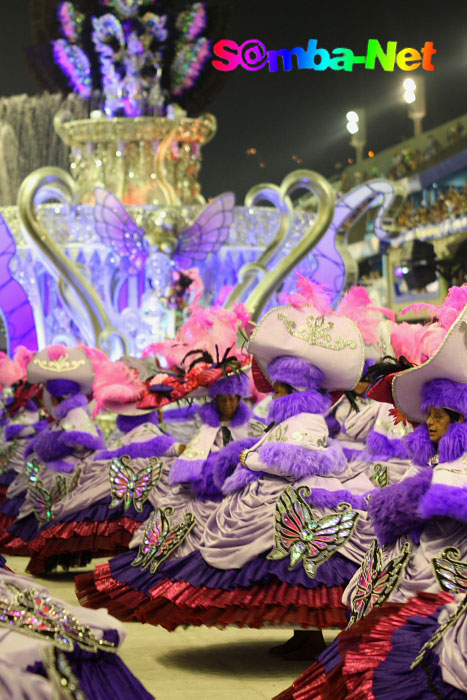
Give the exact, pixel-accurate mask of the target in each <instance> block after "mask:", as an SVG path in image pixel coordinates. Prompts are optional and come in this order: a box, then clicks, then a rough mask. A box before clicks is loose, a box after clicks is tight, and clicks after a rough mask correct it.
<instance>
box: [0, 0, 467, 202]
mask: <svg viewBox="0 0 467 700" xmlns="http://www.w3.org/2000/svg"><path fill="white" fill-rule="evenodd" d="M26 8H27V0H16V1H15V2H6V0H4V1H3V2H2V3H1V10H0V22H1V24H0V37H1V43H0V52H1V56H2V71H1V73H0V94H2V95H12V94H19V93H22V92H28V93H29V94H33V93H34V92H35V91H36V90H35V86H34V83H33V81H32V79H31V78H30V77H29V75H28V73H27V69H26V66H25V63H24V60H23V58H22V55H21V49H22V47H23V46H25V45H27V44H28V43H30V38H29V29H28V24H27V14H26ZM232 16H233V17H232V20H233V21H232V27H231V30H230V32H229V36H228V37H226V38H230V39H234V40H235V41H237V42H238V43H239V44H241V43H242V42H243V41H245V40H246V39H259V40H261V41H262V42H263V43H264V44H265V45H266V47H267V49H280V48H288V49H292V48H294V47H296V46H302V47H304V48H306V47H307V44H308V40H309V39H317V40H318V46H321V47H323V48H327V49H328V50H329V51H332V49H334V48H336V47H339V46H343V47H347V48H350V49H352V50H353V51H354V53H355V54H362V53H365V51H366V44H367V40H368V39H369V38H375V39H379V40H380V41H381V43H382V44H383V46H385V44H386V42H387V41H397V42H398V47H397V48H398V50H399V49H402V48H405V47H413V48H416V49H420V48H421V47H422V46H423V45H424V43H425V41H433V42H434V45H435V48H436V49H437V54H436V55H435V56H434V58H433V64H434V65H435V70H434V71H433V72H427V71H421V70H419V71H415V74H422V73H423V75H424V77H425V80H426V94H427V117H426V118H425V120H424V124H423V126H424V129H429V128H432V127H434V126H437V125H438V124H442V123H443V122H445V121H448V120H449V119H453V118H455V117H457V116H460V115H462V114H464V113H466V112H467V92H466V82H467V81H466V78H467V45H466V26H467V3H465V2H459V0H455V1H453V0H443V1H442V2H441V1H439V2H433V1H429V2H427V1H426V0H425V2H408V0H405V1H402V2H401V1H400V0H398V1H397V2H389V1H386V2H380V1H379V2H376V1H375V2H374V3H373V4H371V3H369V2H366V3H362V2H352V1H351V0H349V2H345V3H344V2H342V3H335V2H329V1H323V0H322V1H321V2H316V1H315V0H280V1H279V0H235V2H233V3H232ZM410 75H411V74H410V73H409V72H403V71H401V70H398V69H397V68H396V69H395V71H394V72H391V73H385V72H384V71H383V69H382V68H380V67H377V68H376V69H375V70H374V71H370V70H365V69H364V68H363V66H358V65H356V66H355V67H354V71H353V72H352V73H348V72H343V71H342V72H335V71H332V70H329V69H328V70H326V71H324V72H317V71H313V70H298V69H296V68H294V69H293V70H292V71H290V72H284V71H279V72H277V73H269V72H268V70H267V68H264V69H262V70H261V71H257V72H248V71H245V70H243V69H242V68H237V70H235V71H234V72H232V73H231V77H230V80H229V81H228V82H227V85H226V87H225V89H224V91H223V92H222V94H221V95H220V96H219V97H218V98H217V99H216V100H215V102H213V103H212V104H211V107H210V111H212V112H213V113H214V114H215V115H216V117H217V119H218V134H217V136H216V137H215V139H214V140H213V141H212V142H211V143H210V144H209V145H208V146H206V147H205V149H204V164H203V170H202V175H201V181H202V184H203V193H204V194H205V196H212V195H216V194H218V193H220V192H221V191H224V190H227V189H229V190H234V191H235V192H236V194H237V197H238V200H239V201H241V200H242V199H243V197H244V195H245V193H246V192H247V191H248V189H249V188H250V187H251V186H253V185H254V184H256V183H258V182H275V183H277V184H279V183H280V181H281V179H282V178H283V177H284V176H285V175H286V174H287V173H288V172H290V171H291V170H294V169H296V168H297V165H296V163H295V161H294V160H293V157H292V156H294V155H295V156H298V157H300V158H302V160H303V163H302V165H301V166H300V167H306V168H311V169H313V170H317V171H319V172H321V173H322V174H324V175H326V176H328V177H331V176H332V175H334V174H335V173H336V172H337V170H336V168H335V165H336V164H337V163H339V162H340V163H346V161H347V158H348V157H349V156H352V155H353V149H352V148H351V147H350V146H349V143H348V142H349V135H348V133H347V131H346V129H345V114H346V112H347V111H348V110H349V109H353V108H357V107H365V108H366V110H367V123H368V126H367V132H368V143H367V150H368V149H372V150H374V151H375V152H378V151H380V150H382V149H384V148H387V147H389V146H391V145H393V144H394V143H396V142H397V141H399V140H401V139H404V138H409V137H410V136H412V135H413V127H412V122H411V121H410V120H409V119H408V117H407V106H406V105H405V103H402V102H401V97H400V95H401V85H402V82H403V80H404V79H405V78H406V77H409V76H410ZM250 147H254V148H256V149H257V153H258V157H251V156H247V154H246V150H247V149H248V148H250ZM260 161H262V162H264V164H265V167H264V168H261V167H260V166H259V162H260Z"/></svg>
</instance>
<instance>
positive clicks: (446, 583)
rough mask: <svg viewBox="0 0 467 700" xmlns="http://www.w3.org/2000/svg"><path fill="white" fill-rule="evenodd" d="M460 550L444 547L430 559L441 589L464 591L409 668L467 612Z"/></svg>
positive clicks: (466, 564) (465, 566) (466, 575)
mask: <svg viewBox="0 0 467 700" xmlns="http://www.w3.org/2000/svg"><path fill="white" fill-rule="evenodd" d="M460 555H461V553H460V551H459V550H458V549H457V547H446V549H443V551H442V552H441V556H439V557H435V558H434V559H432V560H431V563H432V565H433V569H434V572H435V576H436V579H437V581H438V583H439V585H440V587H441V589H442V590H443V591H447V592H448V593H453V594H454V595H457V594H459V593H465V594H466V595H465V596H464V598H463V599H462V600H461V602H460V603H459V605H458V606H457V608H456V609H455V610H454V612H453V613H451V615H449V617H448V618H447V620H446V621H445V622H444V623H443V624H442V625H440V626H439V627H438V629H437V630H436V632H435V633H434V634H433V635H432V637H430V639H428V641H426V642H425V644H424V645H423V646H422V648H421V649H420V652H419V654H418V656H417V658H416V659H415V661H414V662H413V664H412V665H411V667H410V668H411V669H414V668H416V667H417V666H418V665H419V664H420V663H421V662H422V661H423V658H424V656H425V654H426V652H427V651H428V650H429V649H433V648H434V647H435V646H436V645H437V644H438V643H439V642H440V641H441V639H442V637H443V636H444V635H445V634H446V632H447V631H448V629H450V628H451V627H452V626H453V625H454V624H455V623H456V622H457V620H459V619H460V618H461V617H462V615H465V614H466V613H467V561H459V559H460Z"/></svg>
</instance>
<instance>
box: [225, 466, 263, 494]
mask: <svg viewBox="0 0 467 700" xmlns="http://www.w3.org/2000/svg"><path fill="white" fill-rule="evenodd" d="M262 476H264V474H263V472H253V471H251V469H245V467H242V466H241V465H239V466H238V467H237V468H236V469H235V471H234V473H233V474H232V475H231V476H229V478H228V479H226V480H225V481H224V486H223V487H222V493H223V494H224V495H226V496H227V495H229V494H231V493H236V492H237V491H241V490H242V489H244V488H245V486H248V484H252V483H253V482H254V481H258V479H261V477H262Z"/></svg>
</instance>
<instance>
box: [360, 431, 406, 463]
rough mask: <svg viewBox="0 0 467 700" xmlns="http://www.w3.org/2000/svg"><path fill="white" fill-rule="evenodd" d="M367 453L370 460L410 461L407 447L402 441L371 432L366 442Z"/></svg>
mask: <svg viewBox="0 0 467 700" xmlns="http://www.w3.org/2000/svg"><path fill="white" fill-rule="evenodd" d="M365 452H366V453H368V456H369V458H370V459H372V460H374V459H408V458H409V453H408V451H407V445H406V443H405V442H404V440H402V439H398V438H395V439H390V438H388V437H387V436H386V435H383V434H382V433H378V432H377V431H376V430H371V431H370V433H369V435H368V438H367V441H366V450H365Z"/></svg>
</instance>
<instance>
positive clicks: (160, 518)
mask: <svg viewBox="0 0 467 700" xmlns="http://www.w3.org/2000/svg"><path fill="white" fill-rule="evenodd" d="M172 513H173V508H172V507H171V506H168V507H167V508H156V510H155V511H154V513H153V514H152V516H151V517H150V518H149V520H148V524H147V525H146V528H145V530H144V535H143V541H142V542H141V544H140V546H139V550H138V554H137V556H136V558H135V559H134V561H133V562H132V563H131V565H132V566H140V567H141V568H142V569H147V567H148V566H150V571H151V573H152V574H155V573H156V571H157V569H158V567H159V565H160V564H162V562H163V561H164V560H165V559H167V557H168V556H169V555H170V554H171V553H172V552H173V551H174V549H176V548H177V547H178V546H179V545H180V544H181V543H182V542H183V540H184V539H185V537H186V536H187V535H188V533H189V532H190V531H191V530H192V529H193V528H194V526H195V524H196V521H195V518H194V516H193V514H192V513H186V514H185V518H184V520H183V521H182V522H181V523H179V524H178V525H174V526H173V527H172V526H171V524H170V520H169V516H170V515H171V514H172Z"/></svg>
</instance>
